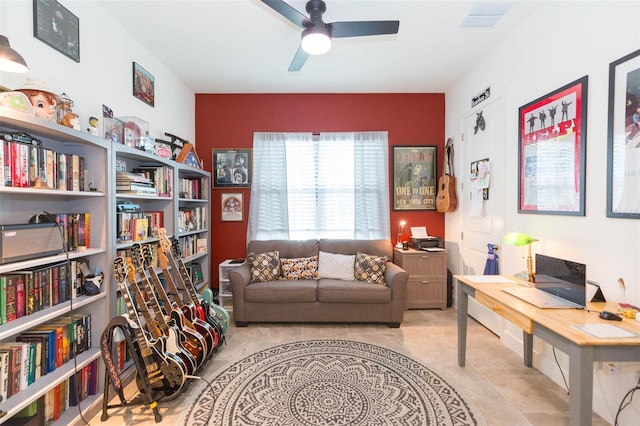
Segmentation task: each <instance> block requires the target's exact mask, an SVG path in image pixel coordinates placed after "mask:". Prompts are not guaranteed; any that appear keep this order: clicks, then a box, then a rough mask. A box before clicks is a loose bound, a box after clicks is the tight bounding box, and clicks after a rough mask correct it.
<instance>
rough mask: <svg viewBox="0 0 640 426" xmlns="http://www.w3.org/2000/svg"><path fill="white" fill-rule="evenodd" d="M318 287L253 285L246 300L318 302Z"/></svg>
mask: <svg viewBox="0 0 640 426" xmlns="http://www.w3.org/2000/svg"><path fill="white" fill-rule="evenodd" d="M317 286H318V282H317V281H316V280H297V281H291V280H278V281H268V282H263V283H257V284H251V285H248V286H246V287H245V289H244V300H245V302H249V303H300V302H316V301H317V300H318V296H317V295H318V290H317ZM369 286H370V287H373V286H371V285H369Z"/></svg>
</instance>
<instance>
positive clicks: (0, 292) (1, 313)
mask: <svg viewBox="0 0 640 426" xmlns="http://www.w3.org/2000/svg"><path fill="white" fill-rule="evenodd" d="M6 322H7V277H5V276H4V275H0V324H5V323H6Z"/></svg>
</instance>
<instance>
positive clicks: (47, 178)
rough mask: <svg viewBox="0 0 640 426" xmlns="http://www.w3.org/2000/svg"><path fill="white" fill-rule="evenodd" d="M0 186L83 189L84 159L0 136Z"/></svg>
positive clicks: (67, 189) (65, 189) (66, 189)
mask: <svg viewBox="0 0 640 426" xmlns="http://www.w3.org/2000/svg"><path fill="white" fill-rule="evenodd" d="M0 186H12V187H21V188H27V187H30V186H37V187H40V188H51V189H59V190H63V191H84V190H85V159H84V157H83V156H80V155H76V154H65V153H63V152H56V151H54V150H52V149H48V148H43V147H42V146H38V145H30V144H24V143H20V142H14V141H5V140H0Z"/></svg>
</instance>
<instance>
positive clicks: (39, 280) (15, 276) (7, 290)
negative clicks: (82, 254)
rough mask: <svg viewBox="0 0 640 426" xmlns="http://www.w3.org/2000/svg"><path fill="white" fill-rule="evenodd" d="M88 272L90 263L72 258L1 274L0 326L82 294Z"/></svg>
mask: <svg viewBox="0 0 640 426" xmlns="http://www.w3.org/2000/svg"><path fill="white" fill-rule="evenodd" d="M88 270H89V268H88V260H86V259H72V260H70V261H69V262H68V263H67V262H66V261H65V262H60V263H56V264H50V265H44V266H38V267H34V268H28V269H23V270H19V271H12V272H9V273H6V274H2V275H0V324H6V323H9V322H11V321H14V320H16V319H18V318H21V317H23V316H25V315H31V314H34V313H36V312H38V311H41V310H43V309H45V308H49V307H51V306H55V305H57V304H59V303H62V302H66V301H67V300H69V299H70V298H71V297H77V296H80V295H82V294H83V293H84V290H83V289H84V280H85V278H84V277H85V276H86V275H88V273H87V271H88Z"/></svg>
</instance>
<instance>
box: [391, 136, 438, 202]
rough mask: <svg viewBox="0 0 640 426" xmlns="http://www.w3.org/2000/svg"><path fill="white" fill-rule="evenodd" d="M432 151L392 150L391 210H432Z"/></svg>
mask: <svg viewBox="0 0 640 426" xmlns="http://www.w3.org/2000/svg"><path fill="white" fill-rule="evenodd" d="M436 186H437V184H436V147H435V146H394V147H393V209H394V210H435V209H436Z"/></svg>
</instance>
